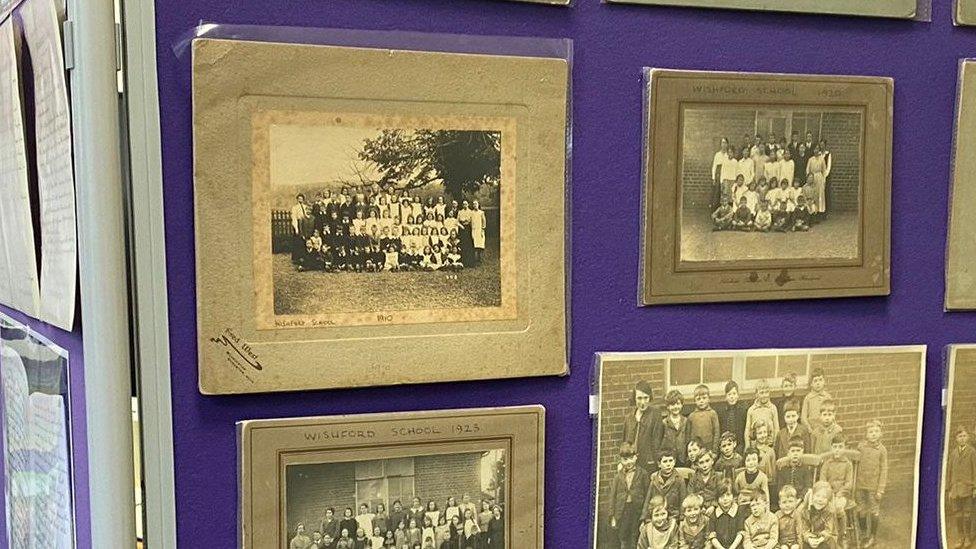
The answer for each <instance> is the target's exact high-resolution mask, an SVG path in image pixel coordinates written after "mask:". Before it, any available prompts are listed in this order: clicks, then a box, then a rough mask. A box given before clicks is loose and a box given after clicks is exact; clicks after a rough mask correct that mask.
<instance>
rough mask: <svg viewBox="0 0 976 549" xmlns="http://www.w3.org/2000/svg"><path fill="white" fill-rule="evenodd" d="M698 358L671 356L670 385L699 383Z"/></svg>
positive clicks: (699, 365) (699, 369)
mask: <svg viewBox="0 0 976 549" xmlns="http://www.w3.org/2000/svg"><path fill="white" fill-rule="evenodd" d="M701 362H702V361H701V359H700V358H672V359H671V385H698V384H699V383H701Z"/></svg>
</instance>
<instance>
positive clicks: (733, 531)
mask: <svg viewBox="0 0 976 549" xmlns="http://www.w3.org/2000/svg"><path fill="white" fill-rule="evenodd" d="M716 501H717V505H716V506H715V511H714V512H713V513H712V514H711V523H712V528H711V530H712V532H711V534H710V537H711V541H712V547H714V548H715V549H733V548H735V547H740V546H741V544H742V526H743V523H744V522H745V518H746V514H747V513H748V512H747V511H745V508H744V507H740V506H739V505H738V504H737V503H736V502H735V494H734V493H733V489H732V481H730V480H728V479H724V480H722V483H721V484H720V486H719V490H718V499H717V500H716Z"/></svg>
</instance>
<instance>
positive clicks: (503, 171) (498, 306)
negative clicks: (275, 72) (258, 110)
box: [255, 113, 515, 328]
mask: <svg viewBox="0 0 976 549" xmlns="http://www.w3.org/2000/svg"><path fill="white" fill-rule="evenodd" d="M261 121H262V123H264V124H266V125H267V130H268V132H267V140H266V141H264V140H262V141H260V142H259V144H261V145H264V144H266V145H267V155H263V154H262V155H258V156H256V158H257V161H258V162H263V159H267V162H268V169H267V173H268V175H269V178H268V183H269V184H270V193H269V196H270V201H269V207H270V208H269V209H270V211H269V212H267V213H268V216H267V217H266V218H265V223H269V224H270V227H271V250H270V257H268V255H266V254H258V255H257V256H256V258H255V261H256V263H261V264H256V265H255V270H256V271H258V270H263V269H266V268H267V264H265V262H266V261H270V268H271V272H272V277H271V278H272V284H273V292H272V294H273V319H274V326H275V327H277V328H287V327H289V326H292V325H295V324H294V323H292V322H290V321H291V320H294V319H306V320H311V321H313V322H320V323H324V324H329V325H350V324H352V325H363V324H391V323H393V324H397V323H403V322H436V321H453V320H459V319H461V320H478V319H480V318H499V317H500V316H502V315H504V311H503V310H502V309H503V307H502V306H503V299H502V297H503V296H502V294H503V291H502V279H503V276H504V277H506V278H508V279H512V278H513V277H514V276H515V273H514V270H515V265H514V262H513V261H512V260H511V258H510V257H508V258H506V259H505V260H504V261H503V258H502V251H503V250H505V251H506V252H509V255H511V253H510V252H511V250H510V248H511V243H510V242H508V243H505V242H503V240H504V239H505V238H507V236H508V235H509V234H511V230H512V227H511V225H512V224H513V215H514V213H513V212H512V211H511V208H512V205H511V204H510V203H509V204H507V205H506V204H503V200H504V197H507V196H509V195H510V194H511V193H512V189H511V186H512V185H513V173H514V172H513V171H514V152H513V151H514V145H513V143H512V142H514V140H515V131H514V126H513V125H512V123H511V121H510V120H494V121H491V120H464V119H451V120H448V119H441V120H437V119H433V118H431V119H426V120H425V119H420V118H417V119H413V120H411V119H405V118H402V117H386V118H384V117H377V116H366V115H357V114H351V113H336V114H325V113H268V114H267V115H266V116H264V117H261ZM489 128H490V129H489ZM262 152H263V151H262ZM259 171H260V172H261V173H264V170H263V169H259ZM259 183H260V182H259ZM509 284H511V280H509ZM506 297H508V300H507V301H508V302H511V301H512V298H511V296H506ZM506 305H509V307H507V310H508V312H509V314H513V313H512V307H511V303H506ZM261 306H262V304H261V303H259V307H261ZM299 325H300V324H299Z"/></svg>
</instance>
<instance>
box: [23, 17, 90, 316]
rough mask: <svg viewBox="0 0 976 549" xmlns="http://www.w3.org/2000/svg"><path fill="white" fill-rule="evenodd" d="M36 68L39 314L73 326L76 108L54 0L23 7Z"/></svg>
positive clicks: (76, 276)
mask: <svg viewBox="0 0 976 549" xmlns="http://www.w3.org/2000/svg"><path fill="white" fill-rule="evenodd" d="M19 13H20V16H21V18H22V20H23V24H24V36H25V37H26V43H27V48H28V49H29V50H30V54H31V60H32V63H33V69H34V83H33V84H34V112H35V128H36V130H35V133H36V140H37V172H38V174H37V176H38V187H39V195H40V203H41V282H40V285H41V310H40V319H41V320H43V321H45V322H47V323H49V324H53V325H55V326H57V327H59V328H62V329H64V330H68V331H70V330H71V329H72V327H73V325H74V318H75V290H76V288H77V285H78V268H77V266H78V242H77V238H78V237H77V233H76V226H75V186H74V162H73V156H72V147H71V110H70V107H69V104H68V84H67V80H66V76H65V68H64V56H63V51H64V49H63V48H62V43H61V18H60V15H59V13H58V7H56V6H55V2H54V0H27V1H26V2H24V3H23V4H22V5H21V7H20V8H19Z"/></svg>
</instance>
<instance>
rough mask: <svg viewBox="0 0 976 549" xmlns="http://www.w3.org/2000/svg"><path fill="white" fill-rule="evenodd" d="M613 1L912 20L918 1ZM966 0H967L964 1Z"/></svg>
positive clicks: (613, 1) (612, 0)
mask: <svg viewBox="0 0 976 549" xmlns="http://www.w3.org/2000/svg"><path fill="white" fill-rule="evenodd" d="M605 1H606V2H610V3H629V4H655V5H668V6H689V7H699V8H724V9H742V10H763V11H790V12H806V13H824V14H831V15H862V16H869V17H892V18H898V19H912V18H914V17H915V15H916V10H917V7H918V5H917V3H916V0H605ZM960 1H963V0H960Z"/></svg>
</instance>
